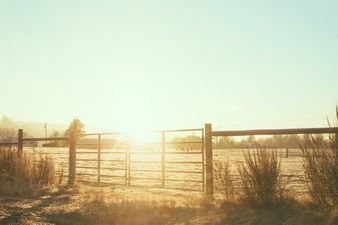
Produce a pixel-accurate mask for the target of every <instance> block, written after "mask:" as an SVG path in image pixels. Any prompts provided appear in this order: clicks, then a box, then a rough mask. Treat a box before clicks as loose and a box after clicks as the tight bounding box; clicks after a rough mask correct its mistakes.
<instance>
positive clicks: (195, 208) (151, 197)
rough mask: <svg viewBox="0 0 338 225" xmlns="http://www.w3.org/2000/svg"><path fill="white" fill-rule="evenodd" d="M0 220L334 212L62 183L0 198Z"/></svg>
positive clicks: (265, 217)
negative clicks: (31, 193) (48, 190)
mask: <svg viewBox="0 0 338 225" xmlns="http://www.w3.org/2000/svg"><path fill="white" fill-rule="evenodd" d="M0 224H61V225H65V224H74V225H80V224H81V225H87V224H88V225H89V224H100V225H101V224H103V225H104V224H119V225H127V224H133V225H135V224H150V225H152V224H154V225H155V224H217V225H218V224H219V225H220V224H243V225H253V224H260V225H265V224H266V225H268V224H269V225H271V224H274V225H279V224H281V225H282V224H289V225H296V224H297V225H302V224H304V225H305V224H313V225H315V224H316V225H320V224H323V225H335V224H338V212H335V211H332V212H321V211H316V210H311V209H310V208H308V207H305V206H303V205H301V204H297V203H290V204H288V205H285V206H280V207H274V208H264V209H263V208H261V209H252V208H250V207H249V206H246V205H243V204H239V203H236V202H225V203H217V202H213V203H210V202H208V201H206V200H205V199H204V198H203V196H202V195H198V194H191V193H190V194H185V193H175V192H172V193H169V192H161V191H158V190H157V191H153V192H152V191H150V190H140V189H137V190H135V189H132V188H128V189H127V188H123V189H115V190H114V189H112V188H107V187H105V188H102V189H98V188H95V189H94V188H91V187H81V188H79V187H73V188H67V187H63V188H60V189H59V190H55V191H54V192H51V193H46V194H43V195H41V196H40V197H38V198H34V199H22V198H7V199H4V198H3V199H1V200H0Z"/></svg>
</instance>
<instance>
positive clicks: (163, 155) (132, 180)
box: [76, 129, 205, 191]
mask: <svg viewBox="0 0 338 225" xmlns="http://www.w3.org/2000/svg"><path fill="white" fill-rule="evenodd" d="M76 174H77V177H78V178H77V179H78V180H82V181H87V182H98V183H109V184H112V185H126V186H139V187H151V188H169V189H181V190H196V191H204V189H205V153H204V130H203V129H184V130H162V131H152V132H146V133H140V134H136V135H134V134H129V133H122V132H117V133H93V134H83V135H80V136H78V140H77V147H76Z"/></svg>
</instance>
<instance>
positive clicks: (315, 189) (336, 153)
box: [301, 134, 338, 207]
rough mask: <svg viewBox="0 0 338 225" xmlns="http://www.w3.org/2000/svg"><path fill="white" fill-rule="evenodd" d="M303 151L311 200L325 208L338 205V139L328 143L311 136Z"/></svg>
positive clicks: (331, 138) (332, 137) (333, 136)
mask: <svg viewBox="0 0 338 225" xmlns="http://www.w3.org/2000/svg"><path fill="white" fill-rule="evenodd" d="M301 149H302V151H303V153H304V162H303V166H304V171H305V176H306V178H307V179H308V181H309V182H308V189H309V195H310V197H311V200H312V201H313V202H314V203H315V204H317V205H319V206H324V207H336V206H337V204H338V138H337V134H336V135H331V136H330V138H329V140H328V141H325V140H323V139H322V138H318V137H316V136H311V138H310V139H308V140H307V141H306V142H305V143H303V144H302V146H301Z"/></svg>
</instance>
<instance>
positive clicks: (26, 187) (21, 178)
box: [0, 148, 60, 196]
mask: <svg viewBox="0 0 338 225" xmlns="http://www.w3.org/2000/svg"><path fill="white" fill-rule="evenodd" d="M57 182H60V180H59V179H58V176H57V173H56V170H55V166H54V162H53V159H52V157H50V156H48V155H27V154H22V155H21V156H19V155H18V153H17V151H16V150H12V149H6V148H2V150H1V151H0V194H4V195H19V196H23V195H25V196H26V195H34V194H36V193H38V192H39V191H40V190H42V189H43V188H48V187H51V186H53V185H54V184H56V183H57Z"/></svg>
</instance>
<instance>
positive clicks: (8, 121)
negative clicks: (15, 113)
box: [0, 116, 14, 128]
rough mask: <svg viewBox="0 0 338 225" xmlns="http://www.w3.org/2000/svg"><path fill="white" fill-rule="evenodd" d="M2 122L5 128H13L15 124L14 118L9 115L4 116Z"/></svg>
mask: <svg viewBox="0 0 338 225" xmlns="http://www.w3.org/2000/svg"><path fill="white" fill-rule="evenodd" d="M0 124H1V126H2V127H5V128H12V127H13V125H14V123H13V120H12V119H11V118H10V117H8V116H2V118H1V123H0Z"/></svg>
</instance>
